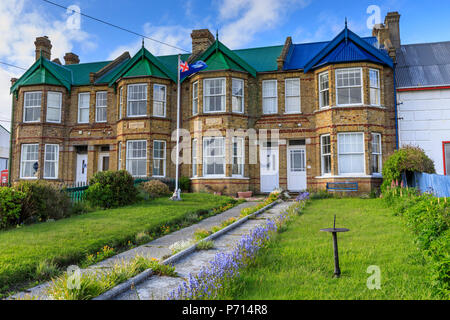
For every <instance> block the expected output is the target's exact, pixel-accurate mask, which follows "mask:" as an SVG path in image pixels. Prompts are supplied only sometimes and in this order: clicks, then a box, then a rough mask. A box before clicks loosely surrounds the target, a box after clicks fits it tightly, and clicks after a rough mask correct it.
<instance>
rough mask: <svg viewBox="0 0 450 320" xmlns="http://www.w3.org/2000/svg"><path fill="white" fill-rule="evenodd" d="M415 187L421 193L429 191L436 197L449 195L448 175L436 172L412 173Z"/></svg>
mask: <svg viewBox="0 0 450 320" xmlns="http://www.w3.org/2000/svg"><path fill="white" fill-rule="evenodd" d="M414 180H415V181H414V182H415V187H416V188H418V189H419V190H420V192H422V193H425V192H427V193H431V194H433V195H435V196H436V197H439V198H443V197H450V176H441V175H438V174H428V173H420V172H415V173H414Z"/></svg>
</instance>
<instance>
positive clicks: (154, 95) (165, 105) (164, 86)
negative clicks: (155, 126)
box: [153, 83, 167, 118]
mask: <svg viewBox="0 0 450 320" xmlns="http://www.w3.org/2000/svg"><path fill="white" fill-rule="evenodd" d="M156 87H161V88H164V98H163V100H158V99H157V97H156V94H155V92H156V90H155V88H156ZM157 103H162V105H163V115H160V114H156V112H155V110H156V108H155V104H157ZM166 107H167V86H166V85H164V84H159V83H155V84H153V116H154V117H158V118H165V117H166Z"/></svg>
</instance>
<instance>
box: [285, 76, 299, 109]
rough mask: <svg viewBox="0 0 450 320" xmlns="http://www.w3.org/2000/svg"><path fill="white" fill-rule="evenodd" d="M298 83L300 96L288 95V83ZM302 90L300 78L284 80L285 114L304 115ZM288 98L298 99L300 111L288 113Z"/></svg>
mask: <svg viewBox="0 0 450 320" xmlns="http://www.w3.org/2000/svg"><path fill="white" fill-rule="evenodd" d="M291 81H296V82H298V95H288V90H287V89H288V87H287V84H288V82H291ZM300 92H301V88H300V78H288V79H284V113H285V114H299V113H302V99H301V95H300ZM288 98H298V110H296V111H287V101H288Z"/></svg>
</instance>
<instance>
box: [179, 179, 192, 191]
mask: <svg viewBox="0 0 450 320" xmlns="http://www.w3.org/2000/svg"><path fill="white" fill-rule="evenodd" d="M179 184H180V189H181V190H182V191H186V192H189V191H191V179H189V178H188V177H181V178H180V181H179Z"/></svg>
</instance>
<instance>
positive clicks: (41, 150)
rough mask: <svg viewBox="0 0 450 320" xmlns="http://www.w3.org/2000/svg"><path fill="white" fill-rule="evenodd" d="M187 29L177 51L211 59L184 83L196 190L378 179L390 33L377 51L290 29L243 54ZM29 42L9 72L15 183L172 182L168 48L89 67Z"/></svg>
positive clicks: (389, 142)
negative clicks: (101, 176)
mask: <svg viewBox="0 0 450 320" xmlns="http://www.w3.org/2000/svg"><path fill="white" fill-rule="evenodd" d="M391 27H392V26H391ZM394 27H395V26H394ZM397 27H398V24H397ZM377 36H378V35H377ZM192 39H193V41H192V42H193V50H192V52H193V53H192V54H185V55H182V56H181V59H182V60H183V61H188V62H189V63H193V62H195V61H197V60H202V61H205V62H206V64H207V65H208V68H206V69H205V70H203V71H201V72H199V73H196V74H194V75H191V76H189V77H187V78H185V79H184V80H183V82H182V84H181V127H182V129H184V134H183V137H182V139H183V140H182V146H184V149H182V150H183V151H182V155H183V157H182V159H183V161H184V163H183V164H181V165H180V175H181V176H187V177H190V178H191V180H192V187H193V191H203V190H204V191H210V192H211V191H217V192H223V193H226V194H236V192H238V191H248V190H251V191H254V192H256V193H260V192H270V191H271V190H273V189H274V188H276V187H281V188H284V189H288V190H291V191H300V190H304V189H310V190H319V189H324V188H325V187H326V184H327V183H328V182H358V185H359V191H361V192H368V191H370V190H371V189H373V188H375V187H377V186H378V185H379V184H380V183H381V167H382V162H383V159H385V158H386V157H387V156H388V155H390V154H391V153H392V152H393V151H394V149H395V136H396V131H395V106H394V104H395V102H394V79H393V69H392V68H393V61H392V59H395V50H394V51H392V50H389V43H387V42H385V43H384V44H383V46H381V47H382V49H380V48H379V47H380V46H379V45H378V42H377V40H380V37H378V39H377V38H376V37H368V38H361V37H359V36H358V35H356V34H354V33H353V32H351V31H350V30H349V29H348V28H347V26H345V28H344V30H343V31H342V32H341V33H340V34H339V35H337V36H336V38H335V39H333V40H332V41H329V42H320V43H309V44H293V43H292V41H291V39H290V37H288V38H287V39H286V41H285V44H284V45H280V46H273V47H264V48H251V49H242V50H230V49H228V48H227V47H226V46H225V45H224V44H222V43H221V42H220V41H219V40H218V39H215V38H214V36H213V35H212V34H211V33H210V32H209V31H208V30H194V31H193V32H192ZM383 39H384V38H383ZM384 40H385V39H384ZM35 44H36V62H35V64H34V65H33V66H32V67H31V68H30V69H29V70H28V71H27V72H26V73H25V74H24V75H23V76H22V77H21V78H20V79H18V80H17V79H13V80H12V88H11V92H12V93H13V97H14V98H13V132H12V136H13V139H12V148H13V151H12V154H13V157H12V161H11V182H12V183H17V182H18V181H20V180H23V179H45V180H49V181H55V182H61V183H69V184H70V183H75V182H85V181H88V180H89V178H90V177H91V176H92V175H93V174H94V173H95V172H97V171H101V170H117V169H126V170H128V171H130V172H131V173H132V174H133V175H134V176H136V177H141V176H142V177H143V176H145V177H150V176H153V177H168V178H174V176H175V165H174V161H172V156H173V155H174V152H173V151H172V150H173V149H174V146H175V142H174V139H173V138H172V136H173V133H174V132H175V130H176V117H177V83H176V79H177V58H178V57H177V56H176V55H173V56H162V57H155V56H153V55H152V54H151V53H150V52H148V51H147V50H146V49H145V47H144V46H143V47H142V49H141V50H139V52H138V53H136V54H135V55H134V56H133V57H131V56H130V55H129V54H128V53H127V52H126V53H124V54H123V55H121V56H120V57H118V58H117V59H115V60H114V61H105V62H97V63H83V64H80V63H79V59H78V57H77V56H76V55H74V54H72V53H71V54H67V55H66V56H65V60H66V61H65V62H66V63H65V65H61V64H60V62H59V60H57V59H56V60H54V61H51V60H50V59H51V43H50V40H49V39H48V38H46V37H42V38H37V40H36V42H35ZM233 130H234V132H235V136H234V137H232V136H231V135H230V134H229V133H228V135H227V132H230V131H233ZM239 130H240V131H239ZM266 131H267V132H266ZM277 135H278V137H279V138H277ZM264 136H268V137H270V138H273V139H274V140H268V141H265V140H264V139H262V138H263V137H264ZM275 138H277V139H276V140H275ZM255 139H256V140H255ZM175 140H176V139H175Z"/></svg>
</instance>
